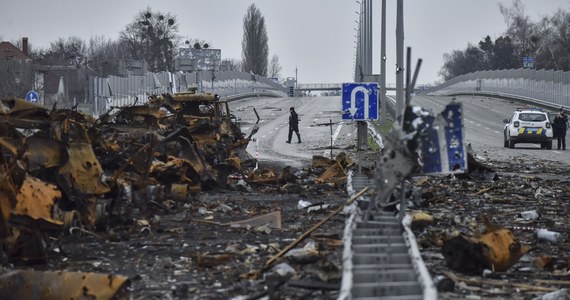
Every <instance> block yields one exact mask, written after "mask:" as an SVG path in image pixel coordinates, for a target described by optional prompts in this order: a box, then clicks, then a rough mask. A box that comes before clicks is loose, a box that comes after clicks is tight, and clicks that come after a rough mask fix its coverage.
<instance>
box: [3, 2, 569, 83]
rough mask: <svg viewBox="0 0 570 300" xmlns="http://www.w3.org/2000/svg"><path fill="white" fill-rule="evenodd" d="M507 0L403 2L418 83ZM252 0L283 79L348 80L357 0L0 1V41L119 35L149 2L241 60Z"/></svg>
mask: <svg viewBox="0 0 570 300" xmlns="http://www.w3.org/2000/svg"><path fill="white" fill-rule="evenodd" d="M499 2H500V3H503V4H505V5H507V6H510V5H511V4H512V1H511V0H500V1H499V0H478V1H473V0H404V9H405V16H404V22H405V25H404V30H405V40H404V45H405V46H406V47H407V46H411V47H412V60H413V61H414V64H415V61H416V60H417V59H418V58H422V59H423V63H422V69H421V72H420V75H419V78H418V83H432V82H434V81H436V80H438V79H439V76H438V71H439V70H440V68H441V65H442V62H443V54H444V53H448V52H451V51H452V50H455V49H464V48H465V47H466V45H467V43H469V42H471V43H477V42H478V41H479V40H481V39H482V38H483V37H484V36H485V35H490V36H491V37H498V36H499V35H501V33H502V32H503V31H504V30H505V28H506V26H505V23H504V20H503V17H502V15H501V14H500V12H499V7H498V3H499ZM522 2H523V3H524V5H525V8H526V12H527V14H528V15H529V16H530V17H531V18H532V19H533V20H535V21H536V20H539V18H540V17H542V16H546V15H552V13H553V12H555V11H556V10H557V9H559V8H563V9H565V10H568V9H570V0H523V1H522ZM252 3H255V4H256V6H257V7H258V8H259V9H260V10H261V13H262V14H263V16H264V17H265V21H266V26H267V32H268V37H269V53H270V56H272V55H273V54H276V55H278V56H279V59H280V63H281V65H282V66H283V71H282V74H281V76H282V77H293V76H295V68H296V67H297V68H298V78H299V82H300V83H340V82H351V81H352V78H353V70H354V67H353V63H354V52H355V49H354V45H355V40H356V38H355V35H356V31H355V29H354V28H356V26H357V25H356V23H355V20H357V17H358V15H357V13H356V11H357V10H358V9H359V5H358V4H357V3H356V2H355V1H354V0H342V1H341V0H287V1H276V0H257V1H254V0H201V1H196V0H169V1H157V0H154V1H153V0H137V1H127V0H115V1H110V0H98V1H84V0H50V1H45V0H35V1H34V0H18V1H13V0H0V38H1V39H2V40H18V39H20V38H21V37H24V36H27V37H28V38H29V41H30V44H31V45H32V46H33V47H36V48H37V47H42V48H43V47H47V46H48V45H49V43H50V42H52V41H55V40H56V39H57V38H60V37H62V38H67V37H69V36H78V37H80V38H83V39H85V40H88V39H89V38H90V37H92V36H105V37H106V38H112V39H116V38H118V34H119V32H120V31H121V30H122V29H124V28H125V26H126V25H127V24H128V23H130V22H131V21H132V20H133V18H134V16H135V15H136V13H137V12H138V11H140V10H142V9H144V8H146V7H147V6H150V7H151V8H152V9H153V10H154V11H160V12H163V13H166V12H170V13H172V14H174V15H176V16H177V18H178V21H179V24H180V27H179V29H180V31H179V33H180V34H181V35H182V36H183V37H189V38H198V39H202V40H206V41H208V42H210V43H211V45H212V47H213V48H219V49H222V58H224V59H225V58H237V59H240V58H241V40H242V33H243V31H242V22H243V16H244V14H245V12H246V9H247V7H248V6H249V5H250V4H252ZM380 5H381V1H379V0H375V1H374V4H373V10H374V22H375V23H374V31H375V35H374V40H375V41H377V42H376V44H375V46H374V51H375V53H374V62H375V63H374V66H373V70H374V73H379V70H380V63H379V58H380V44H379V40H380V15H381V14H380V13H381V12H380V8H381V7H380ZM387 11H388V18H387V30H386V32H387V53H388V57H387V82H389V83H390V82H392V83H393V82H395V74H394V69H395V61H396V57H395V30H396V26H395V24H396V19H395V15H396V0H388V1H387Z"/></svg>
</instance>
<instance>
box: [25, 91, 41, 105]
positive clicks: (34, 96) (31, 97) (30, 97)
mask: <svg viewBox="0 0 570 300" xmlns="http://www.w3.org/2000/svg"><path fill="white" fill-rule="evenodd" d="M39 99H40V97H39V96H38V93H36V92H35V91H29V92H28V93H27V94H26V101H29V102H32V103H37V102H38V100H39Z"/></svg>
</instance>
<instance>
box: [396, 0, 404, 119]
mask: <svg viewBox="0 0 570 300" xmlns="http://www.w3.org/2000/svg"><path fill="white" fill-rule="evenodd" d="M396 107H397V111H396V119H398V120H399V121H400V125H402V123H403V120H402V117H401V114H402V113H403V111H404V0H398V4H397V9H396Z"/></svg>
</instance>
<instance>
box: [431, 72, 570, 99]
mask: <svg viewBox="0 0 570 300" xmlns="http://www.w3.org/2000/svg"><path fill="white" fill-rule="evenodd" d="M426 93H427V94H428V95H457V94H486V95H496V96H504V97H511V98H519V99H521V100H527V101H530V102H534V103H538V104H542V105H546V106H550V107H552V108H559V107H565V108H570V72H563V71H555V70H533V69H510V70H492V71H478V72H473V73H469V74H464V75H460V76H457V77H455V78H453V79H451V80H448V81H446V82H445V83H443V84H441V85H439V86H436V87H433V88H431V89H429V90H427V91H426Z"/></svg>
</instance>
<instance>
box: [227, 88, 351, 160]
mask: <svg viewBox="0 0 570 300" xmlns="http://www.w3.org/2000/svg"><path fill="white" fill-rule="evenodd" d="M230 107H231V109H232V111H233V112H234V114H235V115H236V116H237V117H239V118H240V119H241V122H242V131H244V132H245V133H249V131H250V130H251V127H252V126H253V124H252V123H253V122H254V118H252V116H254V114H253V107H255V108H256V110H257V111H258V113H259V116H260V118H261V121H260V122H259V125H260V126H259V131H258V132H257V134H256V135H255V136H254V137H255V138H256V139H257V142H252V143H250V145H249V146H248V148H247V150H248V152H249V153H250V154H251V155H252V156H253V157H256V156H257V157H258V158H259V161H260V162H269V161H271V162H273V163H278V164H281V165H289V166H293V167H295V168H301V167H303V166H306V165H307V164H310V161H311V160H312V157H313V155H326V156H327V157H330V149H329V147H330V144H331V128H330V126H322V125H319V124H324V123H329V122H331V121H332V123H333V126H332V138H333V146H334V148H333V156H336V155H337V154H338V153H339V152H340V151H343V150H342V149H344V148H346V147H348V146H350V145H355V144H356V126H355V125H354V124H352V123H345V122H342V120H341V114H340V112H341V100H340V97H312V98H256V99H244V100H240V101H235V102H231V103H230ZM289 107H295V111H296V112H297V114H298V115H299V119H300V122H299V131H300V134H301V140H302V143H301V144H298V143H297V137H296V136H295V134H293V138H292V142H291V144H287V143H285V141H286V140H287V135H288V133H289V125H288V122H289ZM336 148H340V149H336Z"/></svg>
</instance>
